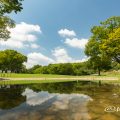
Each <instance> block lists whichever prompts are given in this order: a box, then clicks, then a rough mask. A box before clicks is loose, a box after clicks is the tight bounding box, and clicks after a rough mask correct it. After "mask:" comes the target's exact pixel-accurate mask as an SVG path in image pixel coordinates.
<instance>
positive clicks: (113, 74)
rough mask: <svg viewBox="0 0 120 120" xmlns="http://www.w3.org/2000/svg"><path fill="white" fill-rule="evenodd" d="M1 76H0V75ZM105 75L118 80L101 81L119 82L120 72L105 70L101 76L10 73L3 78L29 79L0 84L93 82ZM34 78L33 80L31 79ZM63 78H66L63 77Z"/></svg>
mask: <svg viewBox="0 0 120 120" xmlns="http://www.w3.org/2000/svg"><path fill="white" fill-rule="evenodd" d="M0 77H1V76H0ZM107 77H113V78H114V77H115V78H118V79H119V80H102V82H103V83H120V73H116V72H106V73H102V74H101V76H97V75H87V76H69V75H50V74H15V73H12V74H11V75H5V78H11V79H12V78H13V79H14V78H21V79H22V78H28V79H29V78H30V80H20V79H19V80H7V81H4V80H1V81H0V85H1V84H2V85H3V84H32V83H48V82H68V81H77V78H94V81H95V82H98V80H95V79H97V78H103V79H104V78H107ZM32 78H34V80H32ZM35 78H36V79H37V78H43V80H35ZM52 78H63V79H61V80H59V79H58V80H52ZM64 78H68V79H65V80H64ZM69 78H76V79H74V80H71V79H69Z"/></svg>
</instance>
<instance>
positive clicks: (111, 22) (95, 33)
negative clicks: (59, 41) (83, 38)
mask: <svg viewBox="0 0 120 120" xmlns="http://www.w3.org/2000/svg"><path fill="white" fill-rule="evenodd" d="M91 32H92V36H91V38H90V39H89V42H88V44H87V45H86V48H85V53H86V55H87V56H89V57H90V59H91V61H92V64H93V65H94V66H96V67H97V68H98V71H99V74H100V70H101V69H102V68H108V66H110V64H111V61H112V60H114V61H116V62H118V63H120V16H114V17H110V18H108V19H107V20H106V21H104V22H101V23H100V26H94V27H93V28H92V29H91Z"/></svg>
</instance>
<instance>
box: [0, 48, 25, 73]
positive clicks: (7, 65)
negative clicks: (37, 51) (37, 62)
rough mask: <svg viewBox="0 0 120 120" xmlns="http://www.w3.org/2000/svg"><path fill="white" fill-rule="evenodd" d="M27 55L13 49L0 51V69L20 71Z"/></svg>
mask: <svg viewBox="0 0 120 120" xmlns="http://www.w3.org/2000/svg"><path fill="white" fill-rule="evenodd" d="M26 61H27V57H26V56H24V55H22V54H21V53H19V52H17V51H15V50H5V51H0V66H1V67H0V69H2V70H11V71H13V72H21V70H22V69H23V63H24V62H26Z"/></svg>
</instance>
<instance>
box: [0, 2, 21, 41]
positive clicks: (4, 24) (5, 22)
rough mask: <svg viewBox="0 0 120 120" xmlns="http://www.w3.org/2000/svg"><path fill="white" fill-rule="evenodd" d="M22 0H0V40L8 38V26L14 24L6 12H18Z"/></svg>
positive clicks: (11, 26) (10, 26)
mask: <svg viewBox="0 0 120 120" xmlns="http://www.w3.org/2000/svg"><path fill="white" fill-rule="evenodd" d="M22 1H23V0H0V40H7V39H8V38H10V31H9V29H10V28H13V27H14V26H15V22H14V21H13V20H12V19H11V18H10V17H8V16H6V14H8V13H11V12H15V13H17V12H20V11H21V10H22V3H21V2H22Z"/></svg>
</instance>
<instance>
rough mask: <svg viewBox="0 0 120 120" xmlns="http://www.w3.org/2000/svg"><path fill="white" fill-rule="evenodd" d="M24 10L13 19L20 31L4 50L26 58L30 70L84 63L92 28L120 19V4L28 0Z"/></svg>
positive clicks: (97, 0)
mask: <svg viewBox="0 0 120 120" xmlns="http://www.w3.org/2000/svg"><path fill="white" fill-rule="evenodd" d="M23 8H24V9H23V10H22V12H21V13H18V14H11V15H10V16H11V17H12V18H13V19H14V20H15V21H16V27H15V28H14V29H11V30H10V31H11V38H10V39H9V40H8V41H6V42H4V41H0V49H1V50H2V49H6V48H7V49H15V50H18V51H19V52H21V53H23V54H25V55H26V56H28V62H27V63H26V65H27V67H31V66H32V65H35V64H41V65H47V64H49V63H64V62H79V61H84V60H85V59H87V57H86V56H85V54H84V48H85V44H86V43H87V41H88V39H89V37H90V35H91V33H90V28H91V27H92V26H94V25H99V22H100V21H104V20H105V19H107V18H109V17H110V16H118V15H120V1H119V0H51V1H50V0H24V2H23Z"/></svg>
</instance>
